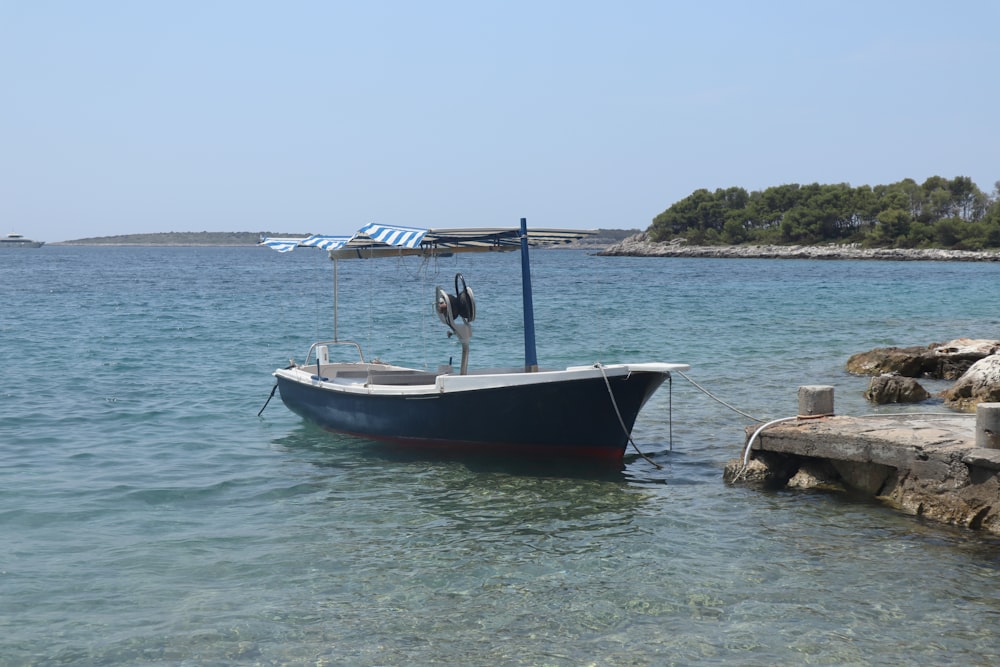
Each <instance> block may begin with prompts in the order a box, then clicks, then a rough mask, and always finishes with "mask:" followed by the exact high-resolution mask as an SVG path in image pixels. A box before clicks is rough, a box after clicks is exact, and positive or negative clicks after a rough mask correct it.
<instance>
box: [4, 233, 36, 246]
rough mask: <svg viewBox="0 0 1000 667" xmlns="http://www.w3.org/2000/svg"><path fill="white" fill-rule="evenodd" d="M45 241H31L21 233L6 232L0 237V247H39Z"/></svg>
mask: <svg viewBox="0 0 1000 667" xmlns="http://www.w3.org/2000/svg"><path fill="white" fill-rule="evenodd" d="M43 245H45V241H32V240H31V239H26V238H24V236H22V235H21V234H8V235H7V236H4V237H3V238H0V248H41V247H42V246H43Z"/></svg>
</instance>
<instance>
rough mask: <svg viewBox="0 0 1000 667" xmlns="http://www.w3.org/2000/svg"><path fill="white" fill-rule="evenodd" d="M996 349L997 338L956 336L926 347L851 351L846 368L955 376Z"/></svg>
mask: <svg viewBox="0 0 1000 667" xmlns="http://www.w3.org/2000/svg"><path fill="white" fill-rule="evenodd" d="M997 351H1000V341H997V340H985V339H971V338H956V339H954V340H951V341H949V342H947V343H931V344H930V345H928V346H926V347H921V346H911V347H879V348H875V349H874V350H869V351H868V352H859V353H858V354H855V355H852V356H851V357H850V358H849V359H848V360H847V372H848V373H853V374H855V375H884V374H886V373H895V374H898V375H902V376H903V377H909V378H920V377H926V378H933V379H936V380H955V379H957V378H959V377H961V375H962V374H963V373H965V372H966V371H967V370H969V368H970V367H971V366H972V365H973V364H974V363H976V362H977V361H979V360H980V359H982V358H984V357H987V356H989V355H991V354H994V353H995V352H997Z"/></svg>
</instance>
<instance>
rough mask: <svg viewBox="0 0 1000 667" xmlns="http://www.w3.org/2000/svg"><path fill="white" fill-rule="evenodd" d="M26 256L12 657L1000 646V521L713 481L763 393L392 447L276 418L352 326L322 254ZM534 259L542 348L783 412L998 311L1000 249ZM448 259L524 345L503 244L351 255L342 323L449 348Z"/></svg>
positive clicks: (560, 361) (481, 322) (3, 405)
mask: <svg viewBox="0 0 1000 667" xmlns="http://www.w3.org/2000/svg"><path fill="white" fill-rule="evenodd" d="M12 254H14V255H23V256H20V257H10V258H5V260H4V262H3V263H2V264H0V298H2V301H0V303H3V304H4V307H3V309H2V311H0V312H2V315H0V340H2V341H3V345H0V367H2V368H3V369H4V382H3V385H2V387H0V443H2V444H0V544H2V545H3V548H2V549H0V592H2V594H0V619H2V627H3V633H2V634H0V663H2V664H4V665H29V664H45V665H51V664H74V665H76V664H87V665H134V664H146V665H156V664H171V665H173V664H183V665H212V664H264V665H269V664H305V663H308V664H349V665H387V664H448V665H452V664H463V665H580V664H600V665H641V664H724V663H726V664H732V663H735V664H753V665H773V664H784V665H793V664H794V665H800V664H820V665H845V664H857V665H862V664H875V663H878V664H936V665H943V664H954V665H971V664H996V663H997V662H998V661H1000V647H998V644H997V642H996V627H997V624H998V621H1000V615H998V614H1000V549H998V547H1000V541H998V540H997V539H995V538H991V537H989V536H984V535H980V534H977V533H974V532H970V531H965V530H961V529H955V528H950V527H947V526H941V525H937V524H930V523H925V522H922V521H920V520H919V519H915V518H912V517H907V516H904V515H901V514H898V513H896V512H894V511H892V510H890V509H888V508H885V507H882V506H880V505H877V504H874V503H868V502H859V501H855V500H851V499H846V498H843V497H841V496H839V495H833V494H823V493H804V492H794V491H782V492H780V493H761V492H757V491H751V490H747V489H742V488H730V487H727V486H725V485H724V484H723V483H722V468H723V465H724V463H725V461H726V460H727V459H729V458H733V457H735V456H736V455H737V453H738V451H739V448H740V445H741V444H742V442H743V435H742V429H743V427H744V425H746V424H748V423H749V420H747V419H746V418H744V417H742V416H740V415H738V414H736V413H734V412H732V411H730V410H729V409H727V408H725V407H723V406H722V405H720V404H719V403H717V402H715V401H713V400H711V399H710V398H708V397H706V396H705V395H704V394H702V393H701V392H699V391H698V390H697V389H696V388H695V387H694V386H693V385H691V384H690V383H688V382H687V380H685V379H684V378H682V377H676V378H674V382H673V386H672V390H671V388H668V387H667V386H664V388H663V389H662V390H661V391H660V392H659V393H658V394H657V395H656V396H655V397H654V399H653V400H652V401H651V402H650V404H648V405H647V407H646V410H645V411H644V412H643V414H642V415H641V417H640V421H639V424H638V425H637V427H636V430H635V433H634V435H635V439H636V441H637V442H638V443H639V444H640V446H641V447H642V449H643V450H644V451H645V452H646V453H647V454H649V456H650V458H651V459H652V460H653V461H655V462H656V463H657V464H658V465H660V466H662V468H660V469H658V468H656V467H654V466H653V465H652V464H651V463H650V462H647V461H646V460H644V459H642V458H639V457H637V456H635V455H630V457H629V458H628V459H627V460H626V462H625V465H624V466H623V467H622V468H621V469H613V470H608V469H594V468H592V467H586V466H582V467H573V468H568V469H567V468H554V467H551V466H540V465H536V464H534V463H532V462H526V461H518V462H501V461H497V460H495V459H455V458H443V457H440V456H430V455H421V454H419V453H413V452H400V451H396V450H392V449H387V448H383V447H379V446H376V445H373V444H372V443H366V442H363V441H358V440H352V439H349V438H345V437H340V436H335V435H331V434H329V433H325V432H323V431H321V430H319V429H316V428H313V427H311V426H309V425H307V424H304V423H303V422H302V421H301V420H299V419H298V418H296V417H295V416H294V415H291V414H290V413H288V411H287V410H285V409H284V407H283V406H282V405H281V404H280V403H279V402H278V400H277V399H275V400H274V401H272V402H271V404H270V405H269V406H268V408H267V410H266V411H265V412H264V414H263V417H262V418H260V419H258V418H257V416H256V413H257V411H258V410H259V409H260V407H261V406H262V405H263V403H264V400H265V399H266V398H267V395H268V392H269V391H270V389H271V386H272V379H271V377H270V375H269V373H270V372H271V371H272V370H273V369H274V368H276V367H279V366H284V365H286V364H287V360H288V357H289V356H296V357H298V358H302V356H303V355H304V353H305V351H306V350H307V348H308V346H309V344H310V343H311V342H312V341H313V340H314V339H317V338H329V337H331V329H332V319H333V318H332V312H331V306H332V283H331V279H332V272H331V270H330V266H329V263H328V262H326V261H324V260H323V258H322V254H321V253H319V252H309V251H306V250H299V251H296V252H295V253H291V254H289V255H278V254H276V253H271V252H268V251H265V250H259V249H254V248H73V247H45V248H43V249H41V250H39V251H38V252H33V253H23V254H22V253H12ZM28 255H30V257H28ZM533 269H534V271H533V279H534V283H535V289H536V292H535V307H536V315H537V319H538V325H537V326H538V337H539V358H540V360H541V362H542V363H543V364H545V365H551V366H564V365H567V364H577V363H592V362H595V361H602V362H606V363H611V362H620V361H636V360H638V361H652V360H656V361H680V362H687V363H690V364H691V365H692V370H691V372H690V373H689V375H690V377H691V378H692V379H693V380H695V381H697V382H698V383H699V384H701V385H703V386H704V387H706V388H707V389H709V390H711V391H712V392H713V393H715V394H716V395H717V396H718V397H720V398H722V399H724V400H726V401H728V402H730V403H732V404H733V405H734V406H736V407H738V408H740V409H741V410H743V411H745V412H748V413H749V414H752V415H754V416H758V417H760V418H777V417H783V416H790V415H792V414H794V410H795V408H796V402H795V389H796V387H797V386H798V385H800V384H832V385H834V386H835V387H836V392H837V394H836V396H837V408H838V412H840V413H842V414H863V413H865V412H870V411H871V409H870V408H869V407H868V406H867V405H865V403H864V401H863V400H862V399H861V396H860V394H861V392H862V390H863V389H864V386H865V381H864V380H863V379H859V378H853V377H850V376H847V375H846V374H845V373H844V372H843V367H844V362H845V361H846V359H847V357H848V356H849V355H850V354H851V353H853V352H856V351H861V350H865V349H869V348H871V347H876V346H882V345H893V344H898V345H910V344H922V343H930V342H933V341H943V340H947V339H949V338H953V337H957V336H973V337H989V338H996V337H1000V315H998V314H997V311H996V303H997V302H998V297H1000V265H998V264H994V263H990V264H955V263H934V262H906V263H891V262H878V261H865V262H850V261H823V262H809V261H798V260H773V261H772V260H723V259H662V258H659V259H657V258H601V257H592V256H588V255H586V254H584V253H582V252H577V251H549V252H537V253H535V255H534V266H533ZM456 271H461V272H462V273H463V274H464V275H465V277H466V278H467V280H468V282H469V285H470V286H471V287H473V289H474V290H475V292H476V295H477V298H478V305H479V308H478V318H477V321H476V325H475V333H474V335H473V347H472V364H473V365H479V366H494V365H506V364H511V363H517V362H518V360H519V359H520V355H521V352H522V343H521V339H520V337H519V336H520V327H521V320H520V313H519V308H520V298H519V292H518V290H519V276H518V269H517V258H516V256H510V255H504V256H487V257H477V258H462V257H456V258H454V259H451V260H441V261H440V262H438V263H431V264H424V265H422V264H420V263H419V262H416V261H407V262H396V261H388V262H382V263H378V262H358V263H356V264H351V263H344V264H342V265H341V272H340V273H341V280H342V282H341V292H340V298H341V313H340V318H339V320H340V335H341V337H342V338H354V339H356V340H358V341H359V342H361V343H362V344H363V345H364V346H365V348H366V350H368V351H370V355H371V356H379V357H381V358H382V359H384V360H387V361H396V362H404V363H414V364H418V365H426V366H427V367H429V368H436V366H437V364H439V363H444V362H446V361H447V359H448V357H449V356H454V357H455V358H457V356H458V354H459V352H458V349H457V346H456V344H455V343H454V341H453V340H449V339H447V338H446V336H445V330H444V328H443V327H442V326H441V325H440V323H439V322H438V321H437V319H436V317H434V315H433V314H432V313H431V309H430V303H431V301H432V298H433V291H432V288H433V286H434V285H442V286H444V287H450V286H451V283H452V279H453V275H454V273H455V272H456ZM397 350H398V352H397ZM909 409H912V410H921V411H927V410H936V409H940V406H939V405H936V404H931V405H923V406H916V407H914V408H909ZM671 412H672V414H673V421H672V422H671V419H670V415H671ZM671 444H672V447H671Z"/></svg>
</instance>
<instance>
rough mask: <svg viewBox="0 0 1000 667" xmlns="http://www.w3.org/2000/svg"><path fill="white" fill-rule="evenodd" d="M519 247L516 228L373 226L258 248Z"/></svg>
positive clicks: (563, 234) (542, 238) (341, 255)
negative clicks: (348, 234) (346, 234)
mask: <svg viewBox="0 0 1000 667" xmlns="http://www.w3.org/2000/svg"><path fill="white" fill-rule="evenodd" d="M593 233H594V232H592V231H584V230H579V229H530V230H528V243H529V244H530V245H533V246H546V245H555V244H559V243H570V242H572V241H576V240H577V239H581V238H583V237H585V236H589V235H591V234H593ZM520 244H521V234H520V230H519V229H517V228H513V227H511V228H480V229H476V228H467V229H419V228H416V227H402V226H399V225H383V224H378V223H371V224H368V225H365V226H364V227H362V228H361V229H359V230H358V231H357V233H356V234H354V235H353V236H320V235H314V236H310V237H307V238H304V239H295V238H266V239H264V240H262V241H261V242H260V243H259V244H258V245H262V246H267V247H269V248H272V249H274V250H277V251H278V252H289V251H291V250H294V249H295V248H297V247H298V246H308V247H316V248H323V249H324V250H327V251H328V252H329V253H330V257H331V258H334V259H347V258H352V257H360V258H366V257H382V256H387V255H391V256H397V255H430V254H435V253H438V254H441V253H452V252H488V251H503V250H515V249H517V248H518V247H520Z"/></svg>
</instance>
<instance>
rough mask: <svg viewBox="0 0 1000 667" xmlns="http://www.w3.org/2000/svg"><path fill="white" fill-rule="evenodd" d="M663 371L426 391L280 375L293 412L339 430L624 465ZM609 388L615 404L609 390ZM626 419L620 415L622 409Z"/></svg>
mask: <svg viewBox="0 0 1000 667" xmlns="http://www.w3.org/2000/svg"><path fill="white" fill-rule="evenodd" d="M667 377H668V376H667V375H666V374H664V373H658V372H643V371H638V372H632V373H629V374H626V375H618V376H614V377H608V378H607V383H606V382H605V379H604V378H603V377H600V376H598V377H595V378H586V379H575V380H564V381H559V382H543V383H538V384H527V385H523V384H522V385H519V386H513V387H493V388H483V389H474V390H464V391H452V392H441V393H430V392H429V393H426V394H416V395H414V394H395V395H378V394H365V393H351V392H342V391H332V390H330V389H324V388H322V387H320V386H316V385H311V384H302V383H300V382H295V381H293V380H290V379H287V378H283V377H281V376H278V377H277V380H278V389H279V391H280V392H281V399H282V401H283V402H284V403H285V405H286V406H287V407H288V408H289V409H290V410H292V411H293V412H295V413H297V414H299V415H301V416H302V417H304V418H306V419H308V420H310V421H312V422H315V423H316V424H319V425H320V426H322V427H324V428H326V429H328V430H331V431H336V432H339V433H347V434H351V435H356V436H361V437H364V438H368V439H373V440H379V441H385V442H392V443H396V444H401V445H413V446H424V447H437V448H442V447H447V448H455V449H460V450H463V451H467V452H476V453H501V452H503V453H516V454H520V455H524V456H530V457H536V458H537V457H551V456H555V457H564V456H571V457H579V456H586V457H597V458H606V459H616V460H620V459H621V458H622V455H623V454H624V451H625V446H626V445H627V444H628V433H626V431H625V430H624V429H623V428H622V422H624V426H625V428H626V429H627V430H628V432H629V433H630V432H631V430H632V426H633V425H634V423H635V420H636V417H637V416H638V414H639V410H640V409H641V408H642V406H643V404H645V403H646V401H647V400H648V399H649V397H650V396H651V395H652V394H653V392H655V391H656V389H657V388H658V387H659V386H660V385H661V384H662V383H663V382H664V380H665V379H666V378H667ZM608 384H610V388H611V391H612V392H613V394H614V401H612V399H611V396H610V395H609V392H608ZM616 405H617V408H618V411H619V412H620V414H621V420H619V418H618V414H616V411H615V406H616Z"/></svg>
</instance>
